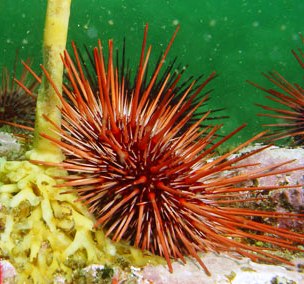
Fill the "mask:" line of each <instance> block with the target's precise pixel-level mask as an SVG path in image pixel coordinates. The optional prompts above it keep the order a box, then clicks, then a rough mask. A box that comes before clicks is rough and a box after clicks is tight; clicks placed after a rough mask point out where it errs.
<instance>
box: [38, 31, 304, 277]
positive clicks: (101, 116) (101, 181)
mask: <svg viewBox="0 0 304 284" xmlns="http://www.w3.org/2000/svg"><path fill="white" fill-rule="evenodd" d="M175 35H176V32H175V33H174V35H173V37H172V38H171V40H170V42H169V45H168V47H167V49H166V50H165V52H164V54H163V56H162V58H161V60H160V61H159V64H158V65H157V67H156V68H155V69H154V72H153V74H152V75H151V77H150V79H149V81H148V82H147V83H145V84H144V85H143V78H144V76H146V75H147V74H146V72H147V64H148V60H149V55H150V53H151V47H148V49H147V52H146V41H147V26H146V28H145V31H144V39H143V44H142V49H141V55H140V62H139V66H138V69H137V74H136V84H135V87H134V88H132V89H129V88H125V84H126V82H125V77H124V76H122V77H119V73H120V72H119V70H118V66H115V64H114V61H113V43H112V41H111V40H110V41H109V46H108V50H109V52H108V59H107V62H106V59H105V56H104V54H103V50H104V48H103V46H102V44H101V42H100V41H99V43H98V48H94V51H93V58H94V66H95V72H96V76H97V82H98V89H97V90H96V91H95V92H94V91H93V89H92V87H91V85H90V82H89V80H88V79H87V78H86V76H85V72H84V69H83V65H82V61H81V60H80V57H79V55H78V53H77V51H76V48H75V47H74V56H75V60H72V59H71V57H70V56H69V54H68V53H67V52H65V53H64V56H63V57H62V60H63V62H64V66H65V72H66V76H67V80H68V84H67V85H65V86H63V91H64V95H61V94H60V93H59V92H58V91H57V94H58V97H59V98H60V100H61V102H62V110H61V112H62V118H63V119H62V128H59V127H58V126H56V124H55V123H54V124H53V125H54V127H55V128H56V129H57V130H56V132H57V134H58V135H59V136H60V137H61V141H59V140H57V139H54V138H52V137H50V136H49V135H46V134H44V133H41V135H42V136H43V137H44V138H47V139H49V140H50V141H52V142H53V143H55V144H56V145H57V146H58V147H60V148H61V149H62V150H63V151H64V153H65V155H66V159H65V161H63V162H61V163H48V162H40V161H33V162H35V163H39V164H42V165H50V166H54V165H55V166H59V167H62V168H64V169H66V170H68V171H69V173H70V175H69V176H67V177H64V178H65V179H66V180H65V182H64V183H62V184H60V185H59V186H61V187H73V188H72V189H71V190H70V191H71V192H74V191H75V192H77V194H78V196H79V198H78V200H79V201H82V202H83V203H85V204H87V206H88V207H89V210H90V211H91V212H92V213H93V214H94V216H95V217H96V225H95V226H96V227H98V226H102V227H103V228H104V230H105V232H106V234H107V236H109V237H111V238H112V239H113V240H114V241H119V240H121V239H125V240H128V241H129V242H130V244H132V245H135V246H136V247H139V248H141V249H143V250H149V251H151V252H152V253H154V254H157V255H161V256H164V257H165V259H166V261H167V263H168V267H169V270H170V271H171V272H172V270H173V268H172V263H171V258H174V259H181V260H182V261H183V262H185V258H184V256H185V255H189V256H192V257H194V258H195V259H196V260H197V261H198V262H199V263H200V265H201V266H202V267H203V269H204V270H205V271H206V273H208V274H210V273H209V271H208V269H207V267H206V266H205V265H204V263H203V262H202V260H201V258H200V257H199V255H198V252H204V251H214V252H221V251H227V252H231V253H232V254H234V253H235V254H240V255H243V256H247V257H249V258H251V259H252V260H254V261H258V260H262V261H268V262H271V263H272V262H276V261H278V262H285V263H288V264H289V261H287V260H285V259H284V258H282V257H279V256H276V255H274V254H272V253H270V252H268V251H266V247H269V245H271V246H272V247H273V248H286V249H290V250H298V248H297V247H296V246H295V244H302V243H303V242H304V237H303V235H301V234H298V233H294V232H290V231H288V230H284V229H280V228H275V227H272V226H270V225H266V224H261V223H259V222H256V221H253V220H251V218H252V217H255V216H259V217H260V218H270V217H271V218H278V217H280V218H281V217H282V218H299V217H301V216H300V215H293V214H291V213H290V214H289V213H276V212H267V211H259V210H250V209H246V208H234V207H233V205H234V204H238V205H239V204H243V203H246V202H252V201H255V200H256V199H250V198H248V197H247V195H246V193H247V192H248V191H249V192H250V191H262V190H274V189H277V188H278V187H279V186H268V187H256V186H252V187H249V188H246V187H242V186H241V183H242V182H244V181H246V180H250V179H255V178H259V177H263V176H268V175H274V174H279V173H284V172H288V171H290V170H286V169H285V170H281V169H280V166H282V165H285V164H287V163H288V162H287V163H284V164H280V165H273V166H271V167H261V168H259V169H258V170H252V171H249V172H247V173H246V174H243V175H242V174H238V173H237V169H238V168H239V166H238V165H237V162H239V161H241V160H244V159H246V157H249V156H251V155H254V154H255V153H257V152H260V151H262V150H263V149H264V148H265V147H267V146H265V147H264V148H261V149H259V150H255V151H252V152H249V153H246V154H244V155H242V156H233V154H235V153H236V152H237V151H239V150H240V149H242V148H244V147H245V146H247V145H249V144H250V143H251V142H253V141H255V140H256V139H258V138H260V137H261V136H262V135H263V133H261V134H258V135H256V136H255V137H253V138H252V139H250V140H248V141H246V142H244V143H243V144H241V145H240V146H238V147H236V148H234V149H233V150H231V151H230V152H228V153H226V154H224V155H222V156H216V155H215V150H216V149H217V147H218V146H220V145H221V144H223V143H224V142H225V141H226V140H228V139H229V138H230V137H231V136H233V135H234V134H236V133H237V132H238V131H240V130H241V129H242V128H243V127H244V126H241V127H239V128H238V129H236V130H235V131H233V132H231V133H230V134H228V135H227V136H225V137H223V138H221V139H220V140H218V136H217V135H216V132H217V130H218V129H219V128H220V127H219V126H207V127H203V128H201V126H200V125H201V123H202V122H203V121H204V120H206V118H207V117H208V115H209V112H207V113H206V114H205V115H204V116H202V117H201V118H200V119H198V120H196V121H195V122H193V123H192V124H190V125H189V126H188V127H187V128H185V127H184V126H185V125H186V124H187V123H188V122H189V121H190V120H191V118H192V117H193V115H194V113H195V111H196V110H197V109H198V108H199V107H200V106H201V105H202V104H203V103H204V102H205V101H206V99H207V96H203V97H201V98H200V99H199V94H200V93H201V91H202V89H203V88H204V87H205V85H206V84H207V83H208V82H209V81H211V80H212V79H213V78H214V76H215V74H214V73H212V74H211V75H210V76H209V77H208V78H207V79H206V80H205V82H203V83H201V84H200V85H199V86H198V87H196V88H195V90H193V85H194V84H195V82H193V83H191V84H190V85H189V86H188V87H187V88H186V90H185V91H184V93H183V95H182V96H180V98H179V101H178V102H177V103H176V104H172V103H171V102H172V100H174V98H175V91H176V86H177V85H178V83H179V81H180V78H181V76H180V75H179V76H177V77H176V79H175V80H174V81H173V82H172V81H170V85H168V82H169V78H170V74H167V75H166V77H165V78H164V79H163V80H161V81H162V82H163V83H162V85H161V86H160V88H159V91H158V93H157V94H151V90H152V88H153V85H154V84H155V82H156V80H157V77H158V76H159V74H160V70H161V67H162V65H163V64H164V62H165V59H166V56H167V54H168V51H169V49H170V47H171V45H172V43H173V40H174V37H175ZM43 69H44V68H43ZM44 72H45V75H46V77H47V79H48V80H49V82H50V83H51V84H52V79H51V78H50V76H49V74H48V72H47V71H46V70H45V69H44ZM53 87H54V89H55V90H57V89H56V86H55V85H54V84H53ZM194 101H197V103H196V104H195V106H193V102H194ZM45 119H47V120H48V118H47V117H45ZM181 130H182V131H181ZM250 166H252V165H250V164H247V165H243V166H242V167H244V168H250ZM280 187H284V186H280ZM285 187H288V186H285ZM231 237H234V238H235V239H234V238H231ZM248 238H249V239H253V240H257V241H262V242H265V243H267V245H266V244H265V246H264V247H263V246H256V245H254V244H248V243H247V242H246V240H247V239H248Z"/></svg>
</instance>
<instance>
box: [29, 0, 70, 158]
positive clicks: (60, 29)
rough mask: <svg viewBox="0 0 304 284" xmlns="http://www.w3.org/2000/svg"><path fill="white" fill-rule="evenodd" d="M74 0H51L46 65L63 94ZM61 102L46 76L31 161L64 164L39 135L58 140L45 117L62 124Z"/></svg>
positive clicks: (57, 150) (37, 115)
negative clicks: (64, 57)
mask: <svg viewBox="0 0 304 284" xmlns="http://www.w3.org/2000/svg"><path fill="white" fill-rule="evenodd" d="M70 6H71V0H48V4H47V11H46V19H45V29H44V41H43V66H44V67H45V69H46V70H47V71H48V73H49V74H50V76H51V78H52V80H53V82H54V83H55V85H56V88H57V89H58V91H59V92H60V93H61V91H62V77H63V63H62V61H61V58H60V54H62V53H63V51H64V49H65V46H66V40H67V32H68V25H69V16H70ZM60 108H61V103H60V100H59V98H58V96H57V95H56V92H55V90H54V88H53V87H52V85H51V84H50V82H49V80H47V79H46V78H45V76H43V78H42V84H41V86H40V89H39V92H38V100H37V107H36V120H35V138H34V147H33V150H31V151H30V152H28V158H29V159H34V160H36V159H39V160H40V161H41V160H43V161H51V162H58V161H62V159H63V154H62V152H61V150H60V148H59V147H58V146H57V145H54V144H53V143H52V142H50V141H49V140H47V139H45V138H43V137H41V136H40V133H44V134H48V135H50V136H51V137H54V138H58V135H57V134H56V133H54V132H53V131H52V129H53V126H52V125H51V124H50V123H49V122H48V121H47V120H45V116H46V117H48V118H49V119H50V120H52V121H53V122H54V123H55V124H57V125H60V124H61V112H60Z"/></svg>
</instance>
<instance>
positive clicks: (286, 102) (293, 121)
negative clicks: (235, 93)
mask: <svg viewBox="0 0 304 284" xmlns="http://www.w3.org/2000/svg"><path fill="white" fill-rule="evenodd" d="M302 41H303V43H304V38H303V37H302ZM292 53H293V55H294V56H295V58H296V59H297V61H298V62H299V64H300V65H301V67H302V68H303V69H304V53H303V51H302V50H301V49H299V50H298V52H295V51H292ZM264 75H265V77H266V78H267V79H268V80H269V81H270V82H272V83H273V84H274V85H275V86H277V87H278V88H279V89H280V90H279V91H277V90H275V89H272V88H271V89H266V88H264V87H261V86H258V85H257V84H253V85H254V86H256V87H258V88H259V89H261V90H263V91H264V92H266V93H268V96H267V98H268V99H270V100H271V101H273V102H275V103H276V105H277V107H271V106H268V105H261V104H258V106H260V107H261V108H263V109H264V110H267V111H269V112H268V113H261V114H259V115H260V116H266V117H270V118H272V119H274V122H273V123H269V124H265V125H264V126H266V127H269V128H270V129H271V132H270V134H268V135H267V136H266V137H265V138H266V139H267V140H268V141H272V142H274V141H277V140H281V139H289V140H290V138H292V139H291V145H294V146H299V145H300V146H301V145H303V144H304V89H303V86H301V85H300V84H293V83H290V82H289V81H287V80H286V79H285V78H284V77H283V76H282V75H280V74H279V73H278V72H270V73H269V74H264Z"/></svg>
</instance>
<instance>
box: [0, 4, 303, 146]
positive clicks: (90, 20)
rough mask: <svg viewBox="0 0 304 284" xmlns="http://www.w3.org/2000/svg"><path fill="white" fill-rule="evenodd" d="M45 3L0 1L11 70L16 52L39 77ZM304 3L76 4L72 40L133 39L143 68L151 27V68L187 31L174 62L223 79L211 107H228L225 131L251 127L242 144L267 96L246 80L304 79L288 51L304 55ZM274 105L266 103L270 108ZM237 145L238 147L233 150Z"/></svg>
mask: <svg viewBox="0 0 304 284" xmlns="http://www.w3.org/2000/svg"><path fill="white" fill-rule="evenodd" d="M45 8H46V0H44V1H41V0H24V1H21V0H15V1H12V0H0V27H1V30H0V49H1V55H0V65H3V64H5V65H7V66H13V62H14V57H15V52H16V49H19V54H20V57H22V58H27V57H30V58H32V59H33V60H34V66H35V68H37V69H38V67H37V66H38V64H39V63H41V43H42V33H43V24H44V13H45ZM303 14H304V1H303V0H294V1H292V0H286V1H285V0H273V1H266V0H265V1H249V0H247V1H246V0H245V1H241V0H233V1H229V0H219V1H199V0H187V1H186V0H184V1H182V0H175V1H174V0H171V1H164V0H153V1H151V0H126V1H123V0H72V12H71V19H70V30H69V40H72V39H73V40H75V41H76V43H77V44H78V45H79V46H82V44H84V43H85V44H87V45H89V46H94V45H95V43H96V41H97V39H98V38H101V39H103V40H104V41H105V40H107V39H109V38H114V40H115V43H116V46H118V47H120V46H121V42H122V39H123V37H126V38H127V49H128V57H130V58H131V59H132V61H133V62H134V64H137V62H138V53H139V50H140V47H141V41H142V33H143V26H144V24H145V23H149V42H150V43H151V44H152V45H153V56H152V60H156V58H157V57H158V55H159V52H160V51H161V50H163V48H164V46H165V45H166V44H167V43H168V40H169V38H170V36H171V35H172V33H173V31H174V29H175V26H176V25H177V24H180V25H181V29H180V31H179V33H178V36H177V38H176V41H175V43H174V46H173V48H172V50H171V52H170V58H173V57H175V56H178V58H179V61H180V62H181V63H182V64H184V65H189V68H188V73H187V74H194V75H199V74H201V73H203V74H206V75H207V74H209V73H211V72H212V71H214V70H215V71H217V72H218V74H219V75H220V76H219V77H218V78H217V79H216V80H215V81H213V82H212V83H211V85H210V86H209V88H214V92H213V94H212V100H211V101H210V107H212V108H215V107H225V108H226V112H225V114H228V115H229V116H230V117H231V118H230V119H229V120H226V121H224V123H225V129H226V131H229V130H231V129H233V128H235V127H237V126H239V125H241V124H243V123H245V122H246V123H248V124H249V125H248V127H247V129H246V130H245V131H242V133H240V135H239V136H241V137H242V139H245V138H246V137H249V136H251V135H252V134H253V133H256V132H258V131H259V130H260V129H261V128H260V124H261V122H262V121H263V120H262V119H261V118H258V117H256V113H257V112H259V109H258V108H257V107H256V106H254V103H256V102H259V103H261V102H262V103H263V101H264V102H265V100H264V94H263V93H261V92H260V91H258V90H256V89H255V88H253V87H252V86H250V85H249V84H248V83H246V82H245V81H246V80H251V81H254V82H257V83H259V84H262V85H263V86H268V87H270V86H271V84H270V83H269V82H268V81H267V80H266V79H265V78H263V77H262V76H261V72H265V71H269V70H273V69H276V70H278V71H279V72H281V73H282V74H284V76H286V78H287V79H288V80H290V81H291V82H299V83H301V80H303V76H302V75H303V73H301V69H300V67H299V66H298V64H297V62H296V61H295V59H294V58H293V56H292V54H291V52H290V50H291V49H295V48H298V47H302V43H301V41H300V38H299V36H298V34H299V33H300V32H303V30H304V22H303ZM267 103H268V101H267ZM231 143H232V142H231Z"/></svg>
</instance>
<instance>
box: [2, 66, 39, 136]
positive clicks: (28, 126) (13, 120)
mask: <svg viewBox="0 0 304 284" xmlns="http://www.w3.org/2000/svg"><path fill="white" fill-rule="evenodd" d="M16 61H17V60H16ZM27 63H29V61H27ZM15 73H16V71H15V70H14V72H13V73H12V74H10V72H9V71H8V69H7V68H6V67H4V68H3V69H2V84H1V88H0V127H3V126H4V125H10V126H12V127H14V132H15V133H20V132H23V131H22V130H32V127H33V125H34V120H35V106H36V95H35V91H36V87H37V86H38V82H37V81H36V80H32V79H30V78H29V77H28V75H29V71H28V69H27V68H26V67H24V68H23V71H22V74H21V77H20V80H19V81H18V80H15V78H14V77H15ZM19 85H21V86H19ZM25 90H26V91H25Z"/></svg>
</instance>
